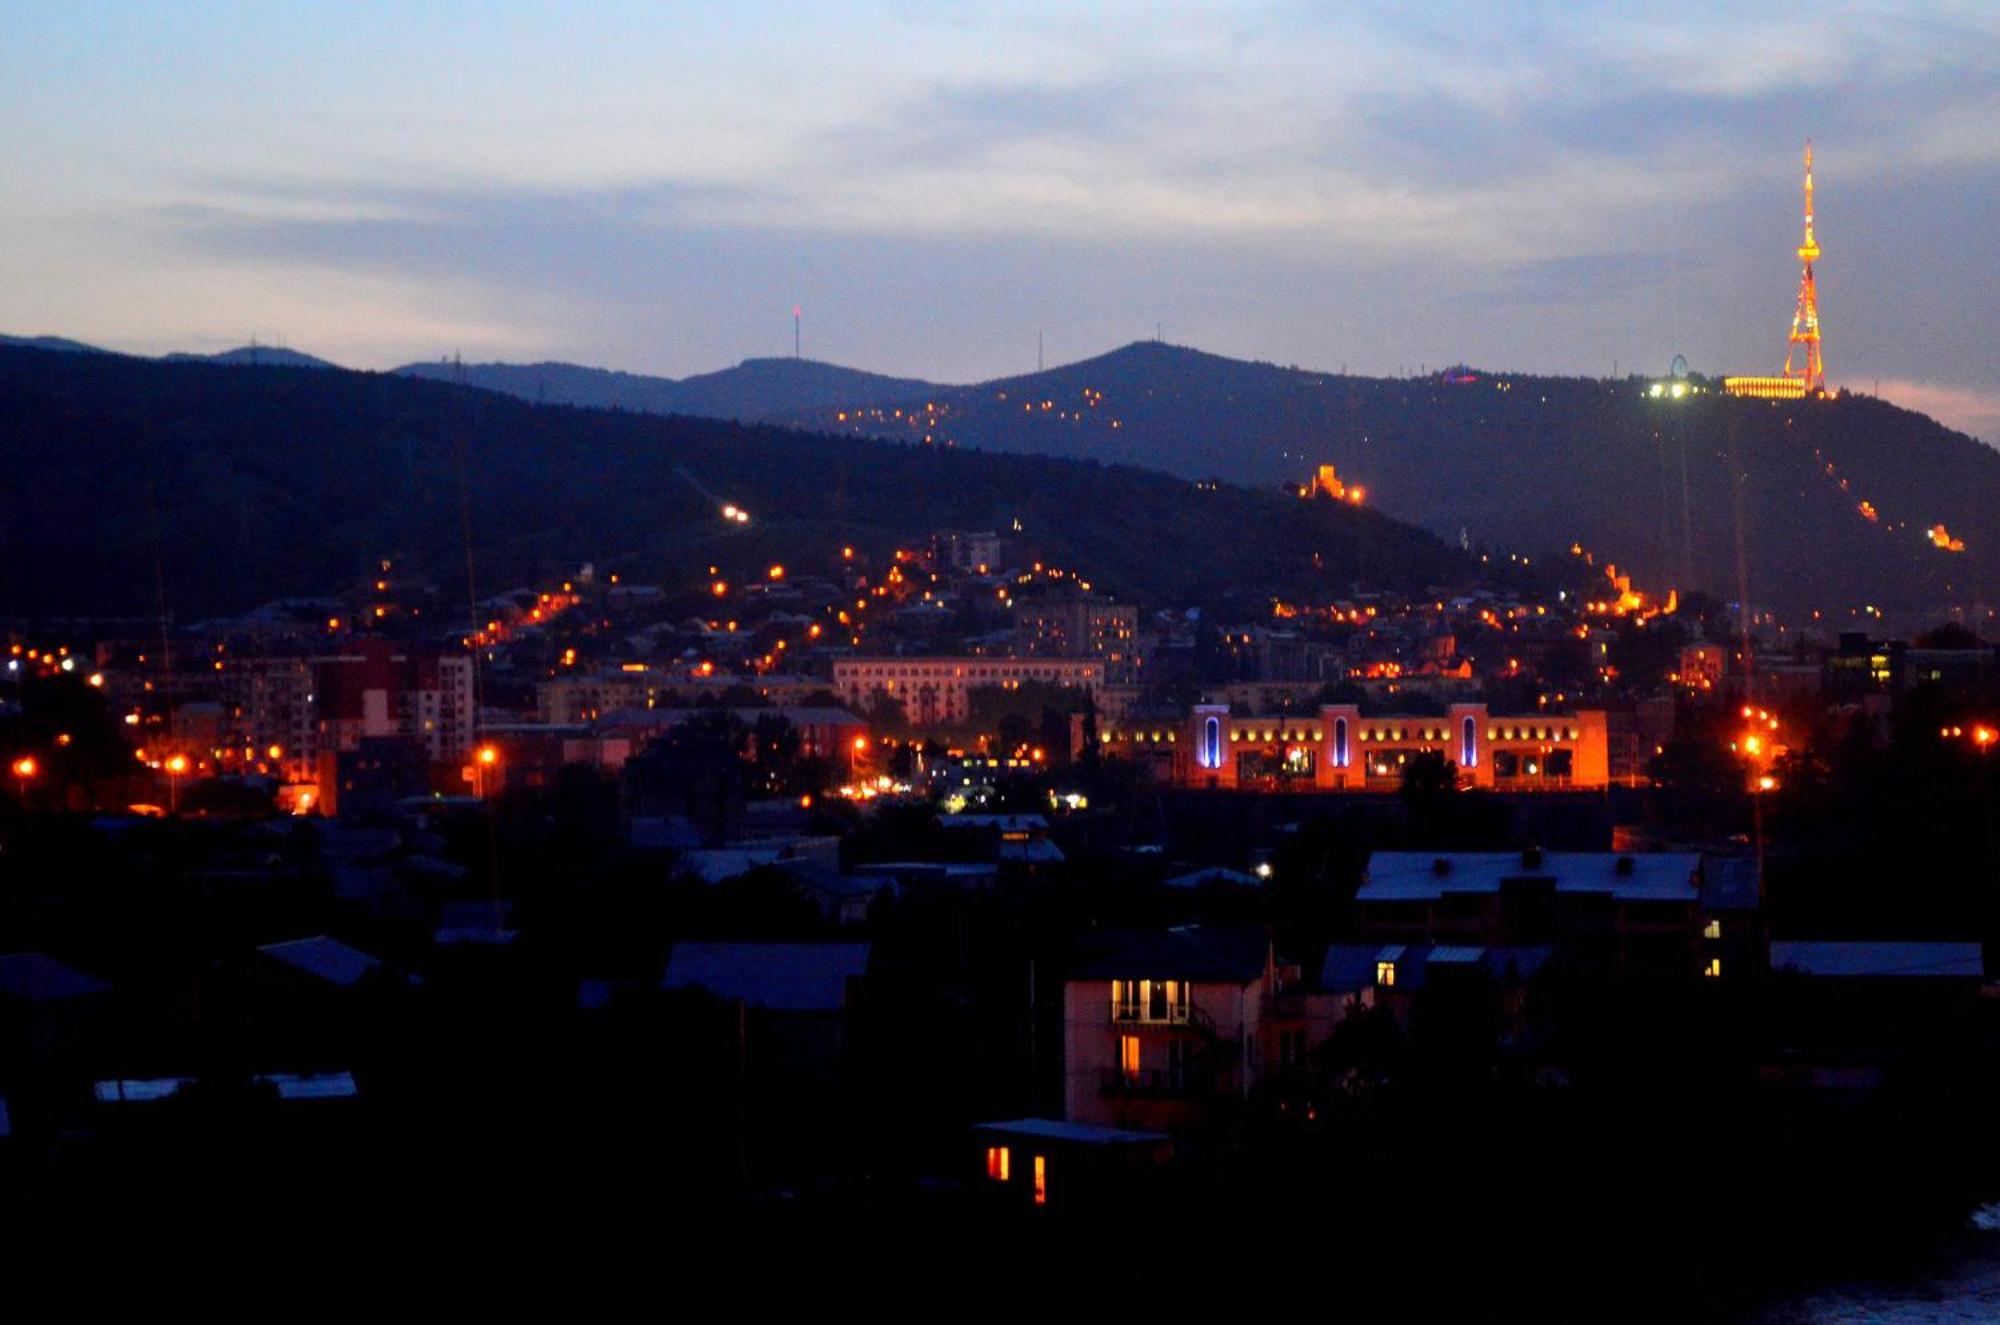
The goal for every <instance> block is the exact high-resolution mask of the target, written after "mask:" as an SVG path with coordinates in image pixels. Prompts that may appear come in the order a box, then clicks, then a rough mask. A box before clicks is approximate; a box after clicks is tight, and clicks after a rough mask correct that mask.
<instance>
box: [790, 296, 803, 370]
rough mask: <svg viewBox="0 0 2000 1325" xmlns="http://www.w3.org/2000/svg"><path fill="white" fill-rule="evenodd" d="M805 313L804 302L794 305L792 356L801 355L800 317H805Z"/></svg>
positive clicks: (795, 357) (797, 356)
mask: <svg viewBox="0 0 2000 1325" xmlns="http://www.w3.org/2000/svg"><path fill="white" fill-rule="evenodd" d="M805 313H806V310H805V306H804V305H803V304H793V305H792V357H793V358H794V359H797V358H799V357H801V356H800V354H799V346H800V344H801V341H800V339H799V322H800V319H802V318H803V317H805Z"/></svg>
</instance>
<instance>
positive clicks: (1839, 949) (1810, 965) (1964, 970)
mask: <svg viewBox="0 0 2000 1325" xmlns="http://www.w3.org/2000/svg"><path fill="white" fill-rule="evenodd" d="M1771 969H1772V970H1774V971H1784V970H1790V971H1796V972H1798V973H1799V974H1800V975H1816V976H1824V977H1833V978H1841V979H1900V980H1921V979H1955V980H1978V979H1981V978H1982V977H1984V975H1985V974H1986V961H1985V956H1984V954H1983V953H1982V951H1981V950H1980V946H1979V945H1978V944H1977V943H1848V942H1838V941H1836V942H1810V943H1809V942H1800V941H1797V940H1789V941H1774V942H1773V943H1772V944H1771Z"/></svg>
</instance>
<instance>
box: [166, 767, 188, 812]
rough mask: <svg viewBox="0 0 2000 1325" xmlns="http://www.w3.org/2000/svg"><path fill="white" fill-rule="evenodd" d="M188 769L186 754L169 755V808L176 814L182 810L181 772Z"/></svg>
mask: <svg viewBox="0 0 2000 1325" xmlns="http://www.w3.org/2000/svg"><path fill="white" fill-rule="evenodd" d="M187 771H188V757H187V756H186V755H168V756H167V808H168V809H169V810H171V811H172V812H173V813H175V814H179V813H180V812H181V774H183V773H185V772H187Z"/></svg>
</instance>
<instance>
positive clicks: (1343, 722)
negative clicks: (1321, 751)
mask: <svg viewBox="0 0 2000 1325" xmlns="http://www.w3.org/2000/svg"><path fill="white" fill-rule="evenodd" d="M1333 766H1334V767H1335V768H1346V767H1347V719H1346V718H1335V719H1334V720H1333Z"/></svg>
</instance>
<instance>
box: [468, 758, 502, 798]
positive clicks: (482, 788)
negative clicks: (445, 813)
mask: <svg viewBox="0 0 2000 1325" xmlns="http://www.w3.org/2000/svg"><path fill="white" fill-rule="evenodd" d="M499 762H500V750H499V748H498V747H497V746H492V745H482V746H480V747H479V748H478V749H477V750H475V751H473V753H472V767H473V771H474V774H475V775H476V777H477V778H478V783H477V785H478V790H479V799H481V800H485V799H486V770H487V769H489V768H492V767H494V766H496V765H497V764H499Z"/></svg>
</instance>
